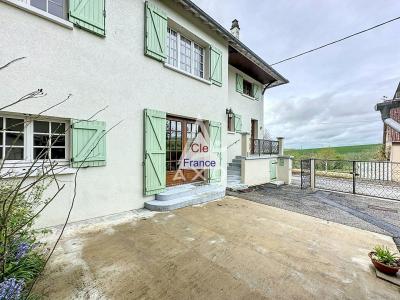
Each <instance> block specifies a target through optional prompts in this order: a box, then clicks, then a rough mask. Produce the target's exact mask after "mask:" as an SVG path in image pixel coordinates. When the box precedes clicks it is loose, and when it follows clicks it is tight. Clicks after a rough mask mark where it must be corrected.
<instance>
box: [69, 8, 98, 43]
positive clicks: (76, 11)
mask: <svg viewBox="0 0 400 300" xmlns="http://www.w3.org/2000/svg"><path fill="white" fill-rule="evenodd" d="M69 20H70V21H71V22H72V23H74V24H75V25H76V26H78V27H80V28H83V29H85V30H88V31H91V32H94V33H96V34H98V35H101V36H105V35H106V8H105V0H69Z"/></svg>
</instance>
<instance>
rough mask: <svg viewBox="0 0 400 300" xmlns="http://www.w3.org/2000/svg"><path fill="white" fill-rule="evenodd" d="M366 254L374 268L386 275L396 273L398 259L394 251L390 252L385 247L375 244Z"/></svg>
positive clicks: (398, 265) (399, 264) (399, 265)
mask: <svg viewBox="0 0 400 300" xmlns="http://www.w3.org/2000/svg"><path fill="white" fill-rule="evenodd" d="M368 256H369V257H370V258H371V261H372V263H373V264H374V266H375V268H377V269H378V270H379V271H381V272H382V273H385V274H388V275H396V273H397V271H398V270H399V269H400V259H399V257H398V256H397V255H396V254H395V253H391V252H390V251H389V249H388V248H387V247H384V246H376V247H375V248H374V251H371V252H370V253H369V254H368Z"/></svg>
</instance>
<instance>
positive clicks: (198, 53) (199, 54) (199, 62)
mask: <svg viewBox="0 0 400 300" xmlns="http://www.w3.org/2000/svg"><path fill="white" fill-rule="evenodd" d="M194 75H196V76H198V77H201V78H203V77H204V49H203V48H201V47H200V46H199V45H196V44H194Z"/></svg>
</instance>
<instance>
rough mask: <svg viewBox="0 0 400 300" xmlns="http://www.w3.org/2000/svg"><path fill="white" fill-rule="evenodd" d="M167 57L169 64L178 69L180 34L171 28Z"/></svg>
mask: <svg viewBox="0 0 400 300" xmlns="http://www.w3.org/2000/svg"><path fill="white" fill-rule="evenodd" d="M167 57H168V61H167V62H168V64H170V65H171V66H174V67H178V34H177V33H176V31H173V30H172V29H171V28H168V36H167Z"/></svg>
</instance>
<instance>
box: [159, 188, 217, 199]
mask: <svg viewBox="0 0 400 300" xmlns="http://www.w3.org/2000/svg"><path fill="white" fill-rule="evenodd" d="M219 187H220V186H219V185H218V184H183V185H177V186H171V187H168V188H167V189H166V190H165V191H164V192H162V193H160V194H157V195H156V199H155V200H158V201H168V200H173V199H176V198H182V197H185V196H190V195H193V194H198V193H202V192H212V191H214V190H215V189H218V188H219Z"/></svg>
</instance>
